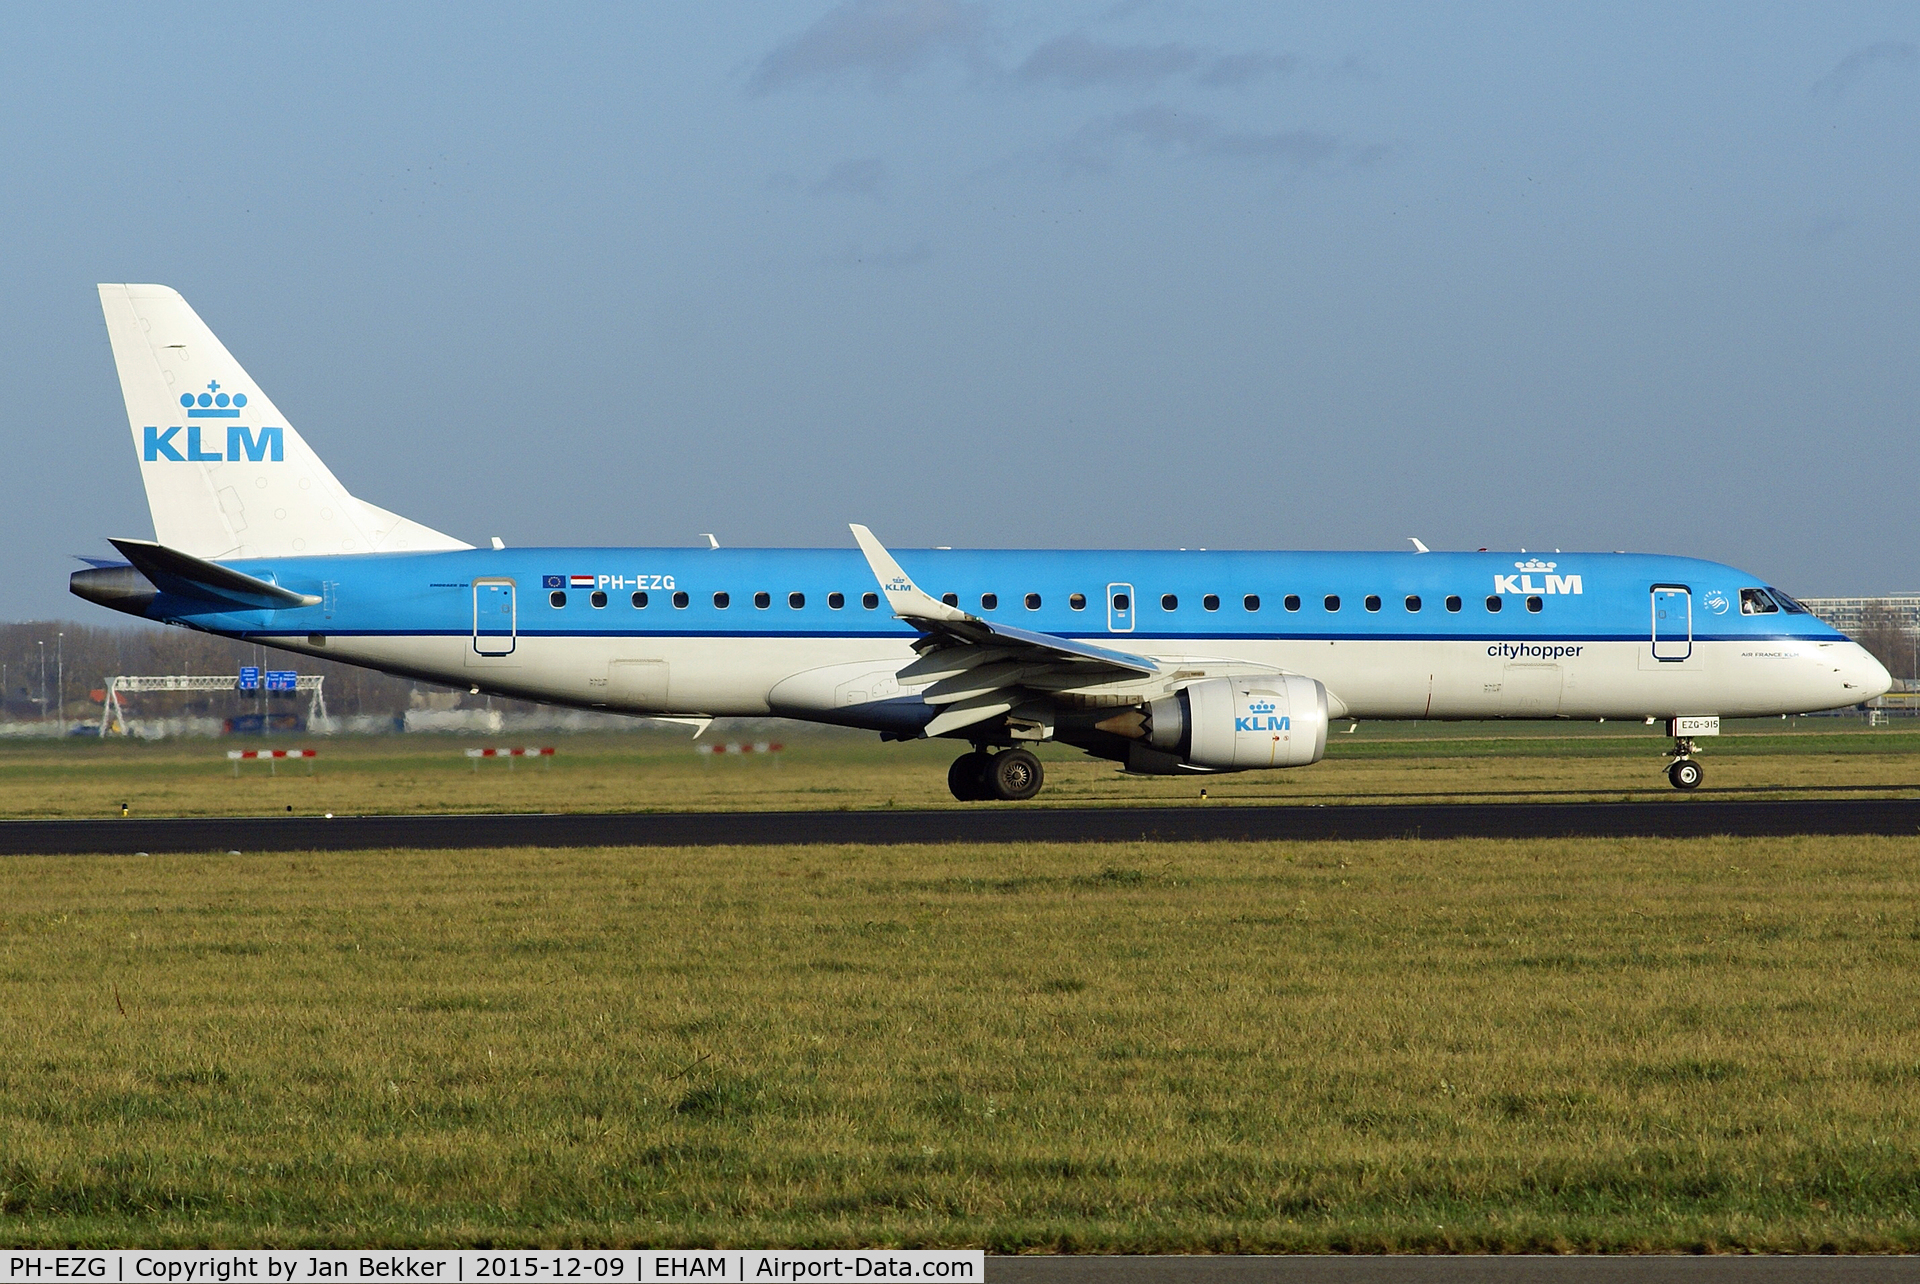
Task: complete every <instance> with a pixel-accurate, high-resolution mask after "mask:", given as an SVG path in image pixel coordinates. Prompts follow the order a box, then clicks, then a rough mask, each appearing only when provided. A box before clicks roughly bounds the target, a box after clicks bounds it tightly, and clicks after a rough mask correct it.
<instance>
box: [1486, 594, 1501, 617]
mask: <svg viewBox="0 0 1920 1284" xmlns="http://www.w3.org/2000/svg"><path fill="white" fill-rule="evenodd" d="M1501 605H1502V603H1501V601H1500V595H1499V594H1498V593H1490V594H1488V595H1487V610H1489V611H1491V612H1492V613H1493V614H1495V615H1498V614H1500V607H1501Z"/></svg>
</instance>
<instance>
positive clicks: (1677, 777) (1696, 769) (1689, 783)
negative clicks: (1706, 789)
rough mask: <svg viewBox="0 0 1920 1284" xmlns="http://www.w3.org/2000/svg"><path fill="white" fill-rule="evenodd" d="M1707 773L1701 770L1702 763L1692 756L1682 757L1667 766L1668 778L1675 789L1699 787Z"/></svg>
mask: <svg viewBox="0 0 1920 1284" xmlns="http://www.w3.org/2000/svg"><path fill="white" fill-rule="evenodd" d="M1705 775H1706V773H1705V772H1704V771H1702V770H1700V764H1699V763H1697V762H1695V761H1694V760H1693V759H1691V758H1682V759H1680V761H1678V762H1676V763H1674V764H1673V765H1672V766H1671V767H1668V768H1667V779H1668V780H1669V781H1671V782H1672V783H1673V787H1674V788H1675V789H1698V788H1699V787H1700V781H1701V779H1702V778H1703V777H1704V776H1705Z"/></svg>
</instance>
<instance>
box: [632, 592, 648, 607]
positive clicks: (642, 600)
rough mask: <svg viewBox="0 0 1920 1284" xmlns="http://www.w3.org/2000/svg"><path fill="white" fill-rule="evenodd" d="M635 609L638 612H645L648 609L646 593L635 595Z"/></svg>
mask: <svg viewBox="0 0 1920 1284" xmlns="http://www.w3.org/2000/svg"><path fill="white" fill-rule="evenodd" d="M633 609H634V610H636V611H644V610H646V609H647V595H646V594H645V593H635V594H634V595H633Z"/></svg>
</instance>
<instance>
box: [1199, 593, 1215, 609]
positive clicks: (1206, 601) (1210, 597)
mask: <svg viewBox="0 0 1920 1284" xmlns="http://www.w3.org/2000/svg"><path fill="white" fill-rule="evenodd" d="M1200 607H1201V609H1202V610H1207V611H1217V610H1219V609H1220V595H1219V594H1218V593H1209V594H1207V595H1206V596H1205V597H1203V598H1201V599H1200Z"/></svg>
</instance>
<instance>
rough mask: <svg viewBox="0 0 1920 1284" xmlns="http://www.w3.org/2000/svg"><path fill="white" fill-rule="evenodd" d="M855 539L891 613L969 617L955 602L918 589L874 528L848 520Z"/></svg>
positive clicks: (917, 617) (932, 617) (911, 617)
mask: <svg viewBox="0 0 1920 1284" xmlns="http://www.w3.org/2000/svg"><path fill="white" fill-rule="evenodd" d="M849 529H851V530H852V531H853V538H854V540H855V541H856V542H857V543H858V544H859V545H860V551H861V552H862V553H865V554H866V556H867V565H868V566H870V567H872V568H873V578H874V579H876V580H878V581H880V591H881V592H882V593H884V594H886V598H887V605H888V606H890V607H892V608H893V613H894V614H895V615H897V616H899V617H900V618H901V619H903V620H956V621H957V620H971V619H973V618H974V617H973V616H971V615H968V614H967V613H966V612H965V611H963V610H961V609H960V608H959V607H957V606H948V605H947V604H946V603H945V602H941V601H938V600H936V599H935V598H932V597H930V596H928V595H927V594H926V593H925V592H923V591H921V588H920V586H919V585H918V584H915V583H914V582H913V580H912V579H911V578H910V577H909V576H908V575H907V573H906V572H905V571H903V570H901V569H900V563H898V562H896V561H894V560H893V554H892V553H889V552H888V551H887V550H886V548H885V547H884V546H883V545H882V544H881V543H880V541H879V540H877V539H875V538H874V535H873V532H872V531H870V530H868V529H867V528H866V527H864V526H862V525H860V524H859V523H858V522H853V523H849Z"/></svg>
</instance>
